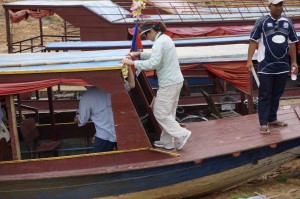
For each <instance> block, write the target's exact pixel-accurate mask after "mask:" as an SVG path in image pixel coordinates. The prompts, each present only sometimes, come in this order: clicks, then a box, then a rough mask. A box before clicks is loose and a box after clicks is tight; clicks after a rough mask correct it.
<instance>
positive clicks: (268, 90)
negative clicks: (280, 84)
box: [258, 73, 274, 126]
mask: <svg viewBox="0 0 300 199" xmlns="http://www.w3.org/2000/svg"><path fill="white" fill-rule="evenodd" d="M273 76H274V75H267V74H261V73H260V74H259V81H260V86H259V94H258V116H259V123H260V126H264V125H267V124H268V122H269V115H270V109H271V95H272V88H273Z"/></svg>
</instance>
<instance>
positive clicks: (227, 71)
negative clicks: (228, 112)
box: [146, 61, 251, 95]
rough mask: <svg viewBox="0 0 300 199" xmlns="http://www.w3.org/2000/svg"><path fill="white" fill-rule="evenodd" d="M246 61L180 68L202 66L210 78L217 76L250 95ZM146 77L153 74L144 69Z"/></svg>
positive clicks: (184, 66)
mask: <svg viewBox="0 0 300 199" xmlns="http://www.w3.org/2000/svg"><path fill="white" fill-rule="evenodd" d="M246 64H247V62H246V61H236V62H219V63H213V64H212V63H210V64H190V65H183V66H181V67H180V68H181V70H189V69H193V68H196V67H199V66H203V67H204V68H205V69H206V70H207V72H208V76H209V77H210V78H212V79H215V78H217V77H219V78H221V79H223V80H225V81H226V82H228V83H230V84H231V85H233V86H234V87H236V88H237V89H239V90H240V91H242V92H244V93H246V94H248V95H250V93H251V88H250V73H249V70H248V68H246ZM146 75H147V77H150V76H153V71H146Z"/></svg>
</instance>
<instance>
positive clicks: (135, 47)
mask: <svg viewBox="0 0 300 199" xmlns="http://www.w3.org/2000/svg"><path fill="white" fill-rule="evenodd" d="M138 51H143V45H142V41H141V38H140V36H139V24H138V20H137V21H136V24H135V27H134V32H133V37H132V43H131V49H130V52H138Z"/></svg>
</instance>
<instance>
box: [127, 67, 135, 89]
mask: <svg viewBox="0 0 300 199" xmlns="http://www.w3.org/2000/svg"><path fill="white" fill-rule="evenodd" d="M127 81H128V86H129V88H130V89H133V88H134V87H135V81H134V75H133V72H132V69H131V66H128V78H127Z"/></svg>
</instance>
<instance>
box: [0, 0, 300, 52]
mask: <svg viewBox="0 0 300 199" xmlns="http://www.w3.org/2000/svg"><path fill="white" fill-rule="evenodd" d="M145 2H147V5H146V9H145V10H143V12H142V14H143V15H142V16H141V19H140V21H144V20H148V19H153V20H162V21H163V22H165V23H166V24H167V27H168V31H169V32H168V34H169V35H170V36H171V37H173V38H178V37H181V38H182V37H200V36H220V35H236V34H240V35H241V34H249V31H250V30H251V29H252V26H253V25H254V23H255V21H256V20H257V19H258V18H259V17H261V16H263V15H266V14H268V13H269V11H268V9H267V1H255V2H253V1H251V2H249V1H247V2H246V1H245V0H232V1H228V0H226V1H215V2H211V1H205V2H203V1H202V0H193V1H188V0H187V1H181V0H180V1H179V0H172V1H168V2H167V5H166V2H164V1H160V0H148V1H145ZM131 4H132V0H113V1H108V0H103V1H64V2H62V1H58V0H51V1H44V0H41V1H18V2H12V3H4V4H3V7H4V9H5V16H6V24H7V25H6V32H7V46H8V52H9V53H13V52H26V51H30V52H36V51H42V50H43V47H44V46H45V45H46V44H47V42H49V41H55V40H56V41H57V40H61V41H68V39H70V40H71V41H74V39H77V40H80V41H120V40H128V39H131V38H132V35H131V34H130V33H129V31H128V29H131V28H133V27H134V24H135V23H136V18H134V17H133V16H132V14H131V11H130V7H131ZM298 4H299V2H298V1H297V0H294V1H289V2H286V3H285V8H284V14H285V15H286V16H288V17H291V18H292V20H293V22H294V23H295V24H296V23H297V27H299V22H300V17H299V13H300V9H299V7H298ZM232 6H233V7H232ZM16 10H22V11H21V12H19V13H17V14H13V13H14V11H16ZM29 10H30V11H29ZM36 10H39V12H35V11H36ZM22 12H23V14H24V15H23V16H22ZM53 13H55V14H57V15H58V16H60V17H61V18H62V21H64V24H62V25H63V26H64V32H63V33H61V34H60V35H59V33H58V35H49V34H47V33H46V32H43V28H42V27H43V20H39V23H40V31H39V32H40V33H39V35H36V37H32V38H24V40H22V41H14V39H13V34H12V33H14V30H13V28H11V26H10V23H11V21H12V22H19V21H20V20H22V19H24V18H26V16H28V15H29V16H30V17H35V18H39V19H41V18H42V17H43V16H47V14H53ZM20 16H22V17H20ZM19 17H20V18H19ZM66 24H72V25H73V26H74V27H75V28H76V30H77V31H76V32H75V33H74V31H71V30H68V27H69V26H68V25H66ZM220 24H222V25H220ZM104 29H105V31H103V30H104ZM72 30H73V29H72ZM183 32H184V33H183Z"/></svg>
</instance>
